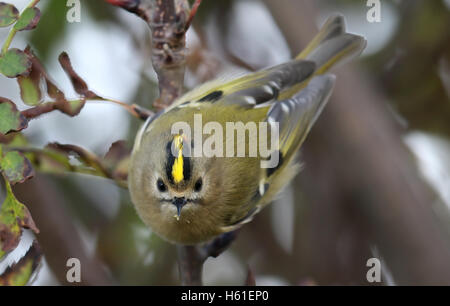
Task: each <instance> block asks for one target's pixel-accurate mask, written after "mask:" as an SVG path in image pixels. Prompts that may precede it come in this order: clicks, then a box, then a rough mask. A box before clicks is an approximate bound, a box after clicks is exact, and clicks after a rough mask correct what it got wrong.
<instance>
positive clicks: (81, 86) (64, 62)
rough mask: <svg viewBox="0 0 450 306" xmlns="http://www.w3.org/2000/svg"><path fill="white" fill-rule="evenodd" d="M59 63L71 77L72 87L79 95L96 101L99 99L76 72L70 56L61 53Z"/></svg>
mask: <svg viewBox="0 0 450 306" xmlns="http://www.w3.org/2000/svg"><path fill="white" fill-rule="evenodd" d="M59 63H60V64H61V67H62V68H63V69H64V71H65V72H66V74H67V76H69V78H70V81H71V82H72V86H73V88H74V89H75V91H76V92H77V93H78V94H80V95H82V96H83V97H85V98H87V99H94V98H96V97H97V95H96V94H95V93H93V92H92V91H90V90H89V88H88V86H87V84H86V82H85V81H84V80H83V79H82V78H81V77H80V76H79V75H78V74H77V73H76V72H75V70H74V69H73V67H72V63H71V62H70V58H69V55H68V54H67V53H66V52H63V53H61V55H60V56H59Z"/></svg>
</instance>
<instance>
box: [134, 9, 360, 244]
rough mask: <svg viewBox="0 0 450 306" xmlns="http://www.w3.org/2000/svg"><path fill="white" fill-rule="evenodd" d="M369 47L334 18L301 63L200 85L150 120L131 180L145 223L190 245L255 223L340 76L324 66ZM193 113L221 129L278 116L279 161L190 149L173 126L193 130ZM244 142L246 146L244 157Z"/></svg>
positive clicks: (187, 138) (293, 165) (285, 178)
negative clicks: (270, 163) (267, 165)
mask: <svg viewBox="0 0 450 306" xmlns="http://www.w3.org/2000/svg"><path fill="white" fill-rule="evenodd" d="M365 45H366V41H365V39H364V38H362V37H360V36H357V35H353V34H349V33H347V32H346V31H345V22H344V18H343V17H342V16H340V15H336V16H332V17H330V18H329V19H328V20H327V21H326V23H325V24H324V25H323V27H322V29H321V30H320V31H319V33H318V34H317V35H316V36H315V38H314V39H313V40H312V41H311V43H310V44H309V45H308V46H307V47H306V48H305V50H304V51H302V52H301V53H300V54H299V55H298V56H297V57H296V58H295V59H293V60H291V61H289V62H287V63H284V64H281V65H278V66H274V67H272V68H268V69H265V70H261V71H259V72H256V73H251V74H248V75H246V76H243V77H240V78H237V79H235V80H232V81H229V82H224V81H223V80H222V81H220V80H219V81H212V82H208V83H206V84H203V85H201V86H199V87H197V88H195V89H193V90H192V91H190V92H188V93H186V94H185V95H184V96H182V97H180V98H178V99H177V100H176V101H175V102H174V103H173V105H172V106H171V107H169V108H167V109H166V110H164V111H162V112H160V113H158V114H156V115H155V116H153V117H152V118H149V119H148V120H147V121H146V122H145V124H144V125H143V127H142V128H141V130H140V131H139V133H138V135H137V137H136V140H135V145H134V148H133V153H132V158H131V164H130V172H129V177H128V184H129V190H130V194H131V199H132V202H133V203H134V205H135V207H136V210H137V212H138V214H139V216H140V217H141V219H142V220H143V221H144V223H146V224H147V225H148V226H149V227H150V228H151V229H152V230H153V231H154V232H156V233H157V234H158V235H160V236H161V237H163V238H165V239H166V240H168V241H170V242H173V243H178V244H187V245H191V244H198V243H204V242H207V241H209V240H211V239H213V238H214V237H216V236H218V235H220V234H223V233H226V232H229V231H233V230H235V229H237V228H239V227H240V226H242V225H243V224H245V223H247V222H249V221H250V220H251V219H252V217H253V216H254V215H255V214H256V213H257V212H258V211H260V209H261V208H262V207H264V206H265V205H267V204H268V203H270V202H271V200H273V198H274V197H275V196H276V195H277V194H278V193H279V192H280V191H281V190H282V189H283V187H285V186H286V185H287V184H288V182H289V181H290V180H291V179H292V178H293V177H294V176H295V175H296V173H297V172H298V170H299V165H298V163H297V161H296V158H295V157H296V152H297V151H298V149H299V147H300V146H301V144H302V143H303V141H304V139H305V137H306V135H307V134H308V132H309V130H310V129H311V127H312V125H313V124H314V122H315V120H316V119H317V117H318V116H319V114H320V113H321V111H322V109H323V107H324V106H325V104H326V103H327V101H328V98H329V97H330V95H331V92H332V90H333V85H334V80H335V77H334V75H331V74H326V72H327V71H328V70H329V69H330V68H331V67H332V66H335V65H336V64H337V63H342V62H343V61H344V60H347V59H350V58H352V57H355V56H357V55H359V54H360V53H361V52H362V50H363V49H364V47H365ZM195 115H201V116H202V122H203V124H205V123H208V122H217V123H218V124H219V125H221V126H222V127H223V128H224V129H225V127H226V123H227V122H235V123H236V122H242V123H244V124H247V123H249V122H269V123H274V122H276V123H277V124H278V139H279V141H278V148H277V150H276V151H273V152H272V154H275V155H277V157H278V163H277V164H276V166H275V167H272V168H263V167H261V160H262V159H264V158H263V157H261V156H256V157H255V156H247V155H245V156H244V157H238V156H232V157H221V156H205V155H206V154H205V155H203V156H195V155H193V154H191V153H192V150H195V146H197V143H195V141H193V140H192V139H193V137H194V136H193V135H186V134H175V135H174V134H173V133H172V126H173V125H174V124H177V123H178V122H184V123H187V124H188V126H189V127H192V128H195V127H194V124H195V122H194V121H195V120H194V117H195ZM205 126H206V125H205ZM233 137H234V136H233ZM248 138H250V136H249V137H248ZM248 138H246V140H245V142H244V143H240V144H241V145H245V148H246V149H245V152H246V154H247V153H248V152H249V149H248V147H249V143H250V141H249V139H248ZM229 140H230V139H229V137H228V136H227V137H225V138H224V139H223V145H225V143H226V142H227V141H229ZM200 145H202V143H201V142H200ZM216 145H221V144H220V143H219V144H216ZM237 145H239V143H238V144H236V145H235V146H237ZM190 152H191V153H190Z"/></svg>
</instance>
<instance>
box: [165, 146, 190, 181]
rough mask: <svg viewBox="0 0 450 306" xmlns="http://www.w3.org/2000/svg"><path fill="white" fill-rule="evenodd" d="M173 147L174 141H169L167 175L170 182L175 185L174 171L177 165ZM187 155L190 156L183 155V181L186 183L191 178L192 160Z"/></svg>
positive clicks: (167, 147)
mask: <svg viewBox="0 0 450 306" xmlns="http://www.w3.org/2000/svg"><path fill="white" fill-rule="evenodd" d="M172 146H173V140H171V141H169V142H168V143H167V146H166V155H167V162H166V175H167V178H168V179H169V182H170V183H172V184H174V178H173V175H172V169H173V164H174V163H175V156H174V155H173V154H172ZM186 155H188V154H183V179H184V180H185V181H187V180H189V179H190V178H191V160H190V158H189V157H188V156H186Z"/></svg>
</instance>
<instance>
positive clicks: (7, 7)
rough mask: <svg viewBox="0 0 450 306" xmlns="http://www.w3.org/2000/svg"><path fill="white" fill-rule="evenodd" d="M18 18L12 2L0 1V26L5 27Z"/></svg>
mask: <svg viewBox="0 0 450 306" xmlns="http://www.w3.org/2000/svg"><path fill="white" fill-rule="evenodd" d="M18 18H19V11H18V10H17V9H16V7H15V6H14V5H12V4H8V3H3V2H0V27H7V26H9V25H11V24H13V23H14V22H16V21H17V19H18Z"/></svg>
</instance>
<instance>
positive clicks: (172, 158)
mask: <svg viewBox="0 0 450 306" xmlns="http://www.w3.org/2000/svg"><path fill="white" fill-rule="evenodd" d="M172 143H173V141H169V142H168V143H167V146H166V154H167V162H166V175H167V178H168V179H169V181H170V182H171V183H172V184H173V175H172V167H173V163H174V162H175V156H173V154H172Z"/></svg>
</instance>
